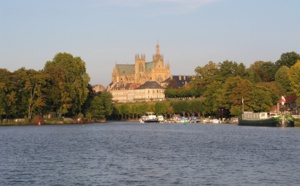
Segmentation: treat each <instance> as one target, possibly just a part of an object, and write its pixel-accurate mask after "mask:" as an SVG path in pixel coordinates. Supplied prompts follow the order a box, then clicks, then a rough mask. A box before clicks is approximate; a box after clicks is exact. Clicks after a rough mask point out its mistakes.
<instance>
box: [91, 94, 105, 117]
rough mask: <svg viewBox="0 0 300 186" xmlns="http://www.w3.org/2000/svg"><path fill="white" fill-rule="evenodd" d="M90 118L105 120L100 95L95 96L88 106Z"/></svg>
mask: <svg viewBox="0 0 300 186" xmlns="http://www.w3.org/2000/svg"><path fill="white" fill-rule="evenodd" d="M89 113H91V115H92V117H95V118H98V119H104V118H105V108H104V106H103V99H102V98H101V96H100V95H96V96H95V97H94V98H93V100H92V102H91V106H90V112H89Z"/></svg>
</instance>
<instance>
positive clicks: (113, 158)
mask: <svg viewBox="0 0 300 186" xmlns="http://www.w3.org/2000/svg"><path fill="white" fill-rule="evenodd" d="M0 144H1V146H0V185H22V186H23V185H30V186H31V185H64V186H65V185H72V186H73V185H298V184H299V183H300V128H266V127H241V126H236V125H226V124H187V125H183V124H139V123H130V122H127V123H126V122H122V123H121V122H111V123H106V124H85V125H79V124H78V125H56V126H51V125H48V126H40V127H39V126H11V127H0Z"/></svg>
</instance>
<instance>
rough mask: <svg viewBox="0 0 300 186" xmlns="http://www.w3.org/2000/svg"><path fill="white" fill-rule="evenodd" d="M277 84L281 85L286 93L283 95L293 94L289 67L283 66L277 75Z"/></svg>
mask: <svg viewBox="0 0 300 186" xmlns="http://www.w3.org/2000/svg"><path fill="white" fill-rule="evenodd" d="M275 82H276V83H278V84H280V85H281V86H282V88H283V89H284V90H285V92H284V93H283V94H282V95H286V94H291V93H292V87H291V76H290V68H289V67H287V66H281V67H280V68H279V69H278V71H277V72H276V74H275Z"/></svg>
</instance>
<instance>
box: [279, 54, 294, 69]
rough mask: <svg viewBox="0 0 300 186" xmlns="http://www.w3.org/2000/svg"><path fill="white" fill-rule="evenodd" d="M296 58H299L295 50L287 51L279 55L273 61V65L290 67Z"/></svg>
mask: <svg viewBox="0 0 300 186" xmlns="http://www.w3.org/2000/svg"><path fill="white" fill-rule="evenodd" d="M297 60H300V55H299V54H297V53H296V52H287V53H283V54H282V55H281V56H280V59H279V60H277V61H276V62H275V65H276V66H277V69H279V68H280V67H282V66H287V67H291V66H293V65H294V64H295V63H296V62H297Z"/></svg>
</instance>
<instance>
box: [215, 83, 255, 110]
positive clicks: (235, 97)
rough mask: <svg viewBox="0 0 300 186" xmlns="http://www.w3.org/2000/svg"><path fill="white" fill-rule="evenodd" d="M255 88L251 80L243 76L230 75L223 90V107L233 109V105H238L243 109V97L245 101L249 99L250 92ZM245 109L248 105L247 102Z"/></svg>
mask: <svg viewBox="0 0 300 186" xmlns="http://www.w3.org/2000/svg"><path fill="white" fill-rule="evenodd" d="M252 89H253V84H252V83H251V82H250V81H249V80H244V79H242V78H241V77H230V78H228V79H227V80H226V82H225V84H224V87H223V90H222V98H221V103H222V104H221V105H220V106H222V107H224V108H226V109H229V110H231V109H232V107H237V108H240V109H241V110H242V99H243V101H244V103H247V102H248V101H249V99H250V98H249V95H248V94H249V92H250V91H251V90H252ZM245 109H246V110H247V109H248V108H247V107H246V104H245Z"/></svg>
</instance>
